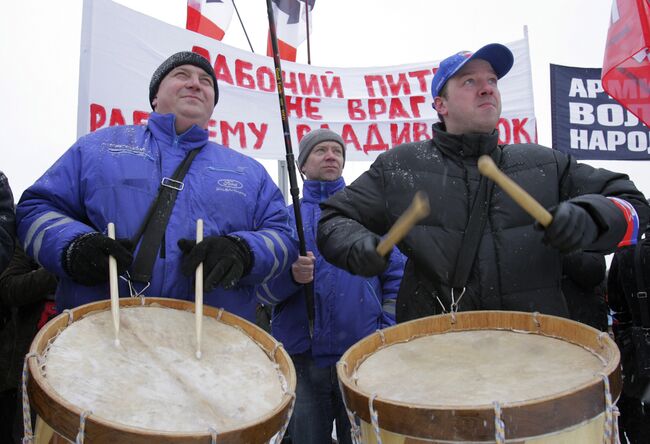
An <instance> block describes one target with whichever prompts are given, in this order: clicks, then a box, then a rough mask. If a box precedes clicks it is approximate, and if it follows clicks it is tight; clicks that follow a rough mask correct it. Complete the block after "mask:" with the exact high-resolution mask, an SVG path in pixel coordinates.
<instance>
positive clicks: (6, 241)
mask: <svg viewBox="0 0 650 444" xmlns="http://www.w3.org/2000/svg"><path fill="white" fill-rule="evenodd" d="M15 238H16V216H15V210H14V197H13V195H12V194H11V188H9V182H8V181H7V176H5V175H4V174H3V173H2V171H0V273H2V270H4V269H5V267H6V266H7V265H8V264H9V261H10V260H11V256H12V255H13V254H14V242H15Z"/></svg>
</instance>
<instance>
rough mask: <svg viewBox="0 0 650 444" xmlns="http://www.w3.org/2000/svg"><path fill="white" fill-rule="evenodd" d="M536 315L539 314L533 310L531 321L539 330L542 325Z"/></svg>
mask: <svg viewBox="0 0 650 444" xmlns="http://www.w3.org/2000/svg"><path fill="white" fill-rule="evenodd" d="M537 316H539V312H538V311H534V312H533V323H534V324H535V327H536V328H537V330H539V329H540V328H541V327H542V323H541V322H539V319H538V318H537Z"/></svg>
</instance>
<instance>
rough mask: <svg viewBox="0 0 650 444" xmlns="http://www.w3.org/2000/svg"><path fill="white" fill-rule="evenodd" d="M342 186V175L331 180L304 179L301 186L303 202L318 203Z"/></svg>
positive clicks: (343, 186) (343, 181) (343, 182)
mask: <svg viewBox="0 0 650 444" xmlns="http://www.w3.org/2000/svg"><path fill="white" fill-rule="evenodd" d="M343 188H345V180H343V177H339V178H338V179H336V180H332V181H321V180H306V181H305V182H304V183H303V186H302V199H303V201H304V202H313V203H320V202H322V201H324V200H325V199H327V198H328V197H330V196H331V195H332V194H334V193H336V192H337V191H339V190H342V189H343Z"/></svg>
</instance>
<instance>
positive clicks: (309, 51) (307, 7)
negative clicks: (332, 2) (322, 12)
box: [305, 0, 311, 65]
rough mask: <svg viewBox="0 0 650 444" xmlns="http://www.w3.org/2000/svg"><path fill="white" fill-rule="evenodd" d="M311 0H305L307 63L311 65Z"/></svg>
mask: <svg viewBox="0 0 650 444" xmlns="http://www.w3.org/2000/svg"><path fill="white" fill-rule="evenodd" d="M309 3H310V2H309V0H305V17H306V20H305V22H306V23H305V26H307V64H308V65H311V45H310V43H309Z"/></svg>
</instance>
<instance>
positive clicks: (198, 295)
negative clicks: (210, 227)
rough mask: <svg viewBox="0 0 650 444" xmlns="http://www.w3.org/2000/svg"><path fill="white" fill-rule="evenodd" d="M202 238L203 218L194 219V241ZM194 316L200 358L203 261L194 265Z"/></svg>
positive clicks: (197, 354) (197, 241)
mask: <svg viewBox="0 0 650 444" xmlns="http://www.w3.org/2000/svg"><path fill="white" fill-rule="evenodd" d="M202 240H203V219H197V220H196V243H197V244H198V243H199V242H201V241H202ZM194 280H195V281H196V284H195V293H194V316H195V320H196V359H201V333H202V330H203V262H201V263H200V264H199V266H198V267H196V275H195V277H194Z"/></svg>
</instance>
